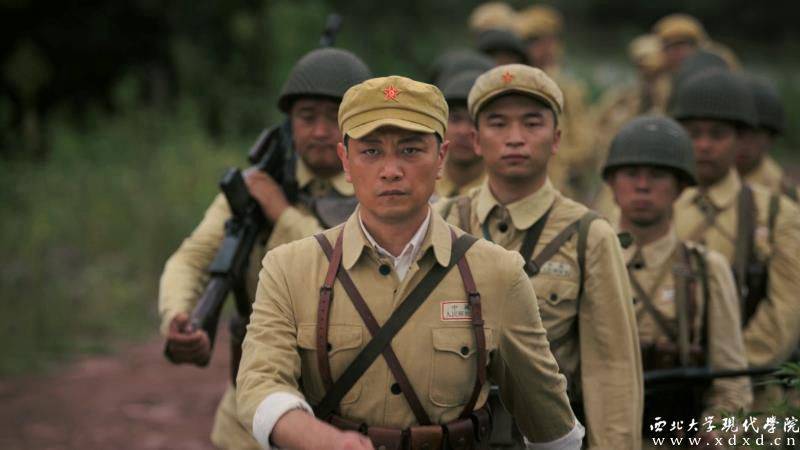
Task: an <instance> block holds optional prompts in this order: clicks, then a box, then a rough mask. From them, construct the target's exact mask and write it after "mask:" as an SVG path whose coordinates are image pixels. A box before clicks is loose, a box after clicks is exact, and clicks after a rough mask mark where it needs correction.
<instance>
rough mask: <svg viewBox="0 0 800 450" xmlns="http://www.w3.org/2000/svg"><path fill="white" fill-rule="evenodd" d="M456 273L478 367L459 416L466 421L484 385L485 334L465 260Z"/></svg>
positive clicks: (477, 299) (469, 271)
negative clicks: (465, 301)
mask: <svg viewBox="0 0 800 450" xmlns="http://www.w3.org/2000/svg"><path fill="white" fill-rule="evenodd" d="M453 238H455V235H453ZM458 271H459V272H460V274H461V280H462V281H463V283H464V290H465V291H466V293H467V299H469V305H470V311H471V313H472V328H473V331H474V333H475V346H476V351H477V354H476V358H475V359H476V363H477V365H478V366H477V372H476V375H475V386H474V387H473V388H472V394H471V395H470V397H469V401H467V404H466V405H464V409H463V410H462V411H461V414H460V415H459V417H460V418H462V419H466V418H469V417H470V415H471V414H472V411H473V410H474V409H475V403H477V402H478V397H479V396H480V393H481V388H482V387H483V385H484V383H486V332H485V330H484V329H483V311H482V307H481V294H480V293H479V292H478V288H477V287H476V286H475V279H474V278H473V277H472V270H470V268H469V263H467V258H463V257H462V258H460V259H459V260H458Z"/></svg>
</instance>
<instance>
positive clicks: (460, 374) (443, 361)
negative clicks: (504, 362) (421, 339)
mask: <svg viewBox="0 0 800 450" xmlns="http://www.w3.org/2000/svg"><path fill="white" fill-rule="evenodd" d="M484 333H485V334H486V351H487V352H491V351H492V350H494V349H495V346H496V344H495V342H494V336H493V334H492V329H491V328H486V327H484ZM477 351H478V350H477V344H476V343H475V333H474V331H473V329H472V327H463V328H452V327H451V328H437V329H434V330H433V356H432V358H433V361H431V380H430V387H429V390H428V392H429V393H430V394H429V395H430V399H431V402H432V403H433V404H434V405H436V406H441V407H453V406H460V405H465V404H466V403H467V401H468V400H469V396H470V394H472V389H473V388H474V387H475V376H476V365H477V361H476V359H477V355H476V353H477ZM486 362H487V365H488V363H489V358H488V355H487V358H486Z"/></svg>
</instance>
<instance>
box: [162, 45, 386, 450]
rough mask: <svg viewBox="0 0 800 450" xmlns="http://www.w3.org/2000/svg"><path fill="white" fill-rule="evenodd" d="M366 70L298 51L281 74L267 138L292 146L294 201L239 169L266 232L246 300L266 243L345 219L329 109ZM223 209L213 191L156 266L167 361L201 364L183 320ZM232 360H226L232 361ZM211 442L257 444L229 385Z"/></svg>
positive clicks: (236, 324) (259, 175)
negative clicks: (276, 123)
mask: <svg viewBox="0 0 800 450" xmlns="http://www.w3.org/2000/svg"><path fill="white" fill-rule="evenodd" d="M370 76H371V74H370V71H369V68H368V67H367V66H366V65H365V64H364V62H363V61H361V59H360V58H358V57H357V56H356V55H354V54H352V53H351V52H349V51H346V50H342V49H337V48H322V49H317V50H313V51H311V52H309V53H307V54H306V55H305V56H303V57H302V58H301V59H300V60H299V61H298V62H297V63H296V64H295V66H294V67H293V68H292V71H291V73H290V74H289V76H288V77H287V80H286V82H285V83H284V86H283V89H282V91H281V95H280V96H279V98H278V107H279V109H280V110H281V111H283V112H284V113H285V114H286V121H285V122H284V124H283V126H282V127H281V129H280V131H279V132H278V133H279V135H280V137H279V138H277V139H276V140H275V141H274V142H277V145H281V146H282V145H286V146H289V147H290V149H291V150H294V151H296V152H297V155H298V158H297V160H296V163H290V165H289V167H288V170H287V171H289V172H293V173H292V174H291V175H286V176H285V178H287V180H288V179H290V178H291V179H293V182H291V185H292V188H293V189H296V191H297V192H298V195H297V199H295V200H291V199H290V198H287V196H286V195H285V194H284V189H283V188H282V186H280V185H278V183H277V182H276V181H275V180H274V179H273V178H272V177H271V176H270V175H268V174H266V173H265V172H262V171H260V170H252V169H251V170H248V171H246V172H245V182H246V183H247V187H248V190H249V192H250V194H251V195H252V196H253V197H254V198H255V199H256V200H257V202H258V204H259V206H260V207H261V210H262V212H263V213H264V217H265V218H266V219H267V221H268V223H269V224H270V226H271V233H269V234H267V233H264V234H263V235H262V236H260V239H259V243H258V244H256V245H254V248H253V249H252V251H251V254H250V255H249V260H248V261H249V262H248V264H247V273H245V274H244V277H243V278H245V279H244V280H242V281H243V284H244V286H241V287H242V290H243V291H245V292H246V293H247V297H248V299H252V298H253V295H254V294H255V289H256V283H257V281H258V270H259V268H260V266H259V261H260V260H261V258H263V257H264V254H265V252H266V251H267V250H268V249H272V248H274V247H277V246H279V245H281V244H284V243H287V242H291V241H293V240H296V239H300V238H302V237H304V236H310V235H311V234H313V233H315V232H317V231H319V230H322V229H323V228H324V227H325V226H326V224H327V225H328V226H332V225H334V224H338V223H341V222H342V221H343V220H344V218H345V217H346V213H345V214H344V216H343V215H342V213H341V210H344V211H347V209H348V208H349V209H350V210H352V209H353V208H354V207H355V202H354V199H353V190H352V186H351V185H350V184H348V183H347V181H346V180H345V176H344V174H343V173H342V166H341V163H340V162H339V159H338V158H337V156H336V143H337V142H338V141H339V140H340V139H341V136H340V134H339V129H338V126H337V123H336V114H337V111H338V107H339V101H340V100H341V98H342V96H343V95H344V93H345V91H346V90H347V89H348V88H350V86H352V85H354V84H356V83H360V82H361V81H363V80H365V79H367V78H369V77H370ZM287 165H288V164H287ZM292 175H293V176H292ZM231 215H232V213H231V209H230V207H229V205H228V202H227V201H226V198H225V196H223V195H221V194H220V195H218V196H217V197H216V198H215V199H214V201H213V202H212V203H211V206H209V208H208V210H207V211H206V213H205V215H204V217H203V220H202V221H201V222H200V223H199V224H198V226H197V228H195V229H194V231H193V232H192V234H191V235H190V236H188V237H187V238H186V239H185V240H184V241H183V243H181V246H180V248H178V249H177V250H176V251H175V253H174V254H173V255H172V256H171V257H170V258H169V260H168V261H167V263H166V265H165V267H164V273H163V274H162V276H161V282H160V286H159V298H158V310H159V314H160V315H161V331H162V333H163V334H164V335H165V338H166V339H165V340H166V350H165V354H166V356H167V357H168V358H169V360H170V361H172V362H173V363H177V364H182V363H187V364H196V365H201V366H202V365H204V364H205V363H206V362H207V361H208V359H209V357H210V353H211V342H210V340H209V336H208V335H207V334H206V332H205V331H204V330H202V329H194V328H193V327H192V326H191V325H190V323H189V314H190V313H191V312H192V310H193V309H194V308H195V306H196V305H197V303H198V300H199V298H200V296H201V294H202V293H203V290H204V289H205V287H206V284H207V283H208V280H209V266H210V265H211V263H212V261H213V260H214V257H215V255H216V254H217V252H218V251H219V249H220V248H221V247H222V245H223V241H224V239H225V224H226V222H227V221H228V220H229V219H230V218H231ZM244 324H245V322H244V321H243V320H235V321H233V322H232V326H231V328H232V329H233V330H234V331H235V332H234V333H232V342H231V344H232V346H233V349H234V351H233V354H234V355H236V354H238V353H239V351H238V349H239V348H240V346H241V340H240V339H241V336H240V334H243V333H244ZM237 363H238V361H234V362H233V364H234V366H235V365H236V364H237ZM232 381H233V380H231V382H232ZM211 440H212V442H213V443H214V445H215V446H216V447H218V448H221V449H225V450H251V449H257V448H258V447H259V446H258V443H257V442H256V441H255V440H254V439H253V438H252V436H251V435H250V434H249V433H248V432H247V430H246V429H245V428H244V427H243V426H242V424H240V423H239V421H238V420H237V414H236V401H235V394H234V386H233V384H232V383H229V385H228V389H227V390H226V392H225V394H224V396H223V398H222V401H221V402H220V405H219V408H218V409H217V413H216V417H215V420H214V427H213V430H212V432H211Z"/></svg>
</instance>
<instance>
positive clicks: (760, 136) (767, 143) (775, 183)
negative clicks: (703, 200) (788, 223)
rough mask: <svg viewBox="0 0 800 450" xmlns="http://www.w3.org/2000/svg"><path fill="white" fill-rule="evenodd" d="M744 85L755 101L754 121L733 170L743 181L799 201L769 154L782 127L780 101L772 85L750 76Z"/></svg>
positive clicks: (798, 190)
mask: <svg viewBox="0 0 800 450" xmlns="http://www.w3.org/2000/svg"><path fill="white" fill-rule="evenodd" d="M748 84H749V86H750V89H751V91H752V92H753V97H754V98H755V101H756V112H757V114H758V124H757V125H756V127H755V128H754V129H752V130H751V131H749V132H748V133H747V134H746V135H745V136H744V138H743V140H742V141H743V142H742V145H740V147H739V152H738V153H737V155H736V169H737V170H738V171H739V175H741V176H742V177H743V178H744V179H745V181H747V182H748V183H751V184H759V185H761V186H765V187H766V188H767V189H769V190H770V191H772V192H775V193H779V194H783V195H786V196H787V197H789V198H790V199H792V200H793V201H794V202H795V203H797V202H800V188H798V186H797V185H795V183H794V182H792V180H790V179H789V177H788V176H787V175H786V174H785V173H784V171H783V169H782V168H781V167H780V166H779V165H778V163H777V162H775V160H774V159H772V157H771V156H770V155H769V152H770V151H771V150H772V149H773V148H774V147H775V141H776V140H777V139H778V138H779V137H780V136H781V135H782V134H783V133H784V131H785V129H786V117H785V113H784V109H783V102H782V101H781V98H780V95H779V94H778V91H777V90H776V89H775V87H774V86H772V85H771V84H769V83H767V82H766V81H764V80H761V79H758V78H754V77H751V78H749V79H748Z"/></svg>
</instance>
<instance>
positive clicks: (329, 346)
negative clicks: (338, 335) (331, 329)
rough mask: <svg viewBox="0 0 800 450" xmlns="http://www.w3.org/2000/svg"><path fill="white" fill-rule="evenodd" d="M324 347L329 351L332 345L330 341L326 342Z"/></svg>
mask: <svg viewBox="0 0 800 450" xmlns="http://www.w3.org/2000/svg"><path fill="white" fill-rule="evenodd" d="M325 348H327V349H328V351H331V350H333V346H332V345H331V343H330V342H328V344H327V346H326V347H325Z"/></svg>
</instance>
